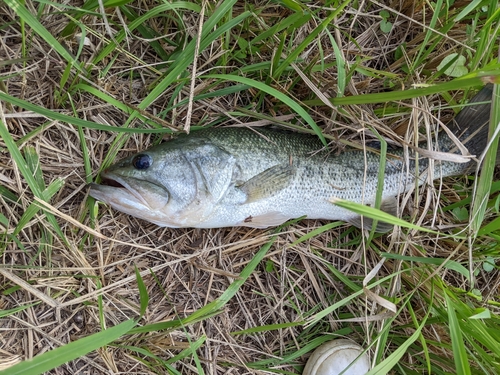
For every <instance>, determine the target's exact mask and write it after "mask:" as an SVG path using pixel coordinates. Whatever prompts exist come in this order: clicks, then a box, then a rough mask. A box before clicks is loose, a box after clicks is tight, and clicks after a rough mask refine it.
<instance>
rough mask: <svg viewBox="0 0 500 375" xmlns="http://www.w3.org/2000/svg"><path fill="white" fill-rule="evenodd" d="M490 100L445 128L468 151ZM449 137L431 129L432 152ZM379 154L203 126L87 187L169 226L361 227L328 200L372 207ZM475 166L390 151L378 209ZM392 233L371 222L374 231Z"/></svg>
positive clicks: (481, 99) (488, 95)
mask: <svg viewBox="0 0 500 375" xmlns="http://www.w3.org/2000/svg"><path fill="white" fill-rule="evenodd" d="M492 95H493V89H492V86H491V85H488V86H485V87H484V88H483V89H482V90H481V91H480V92H479V93H478V94H477V95H476V96H475V97H474V98H473V99H471V101H470V103H469V104H470V105H468V106H466V107H465V108H464V109H463V110H462V111H460V112H459V113H458V115H457V116H456V117H455V118H454V120H452V122H451V123H450V124H448V128H449V129H450V130H451V132H452V133H453V135H454V136H455V137H456V139H458V140H460V141H461V142H462V144H463V145H465V147H467V149H468V151H469V153H470V154H471V155H479V154H481V153H482V152H483V151H484V149H485V148H486V145H487V141H488V127H489V126H488V125H489V118H490V111H491V100H492ZM452 138H454V137H450V136H449V135H448V134H447V133H446V132H440V133H439V135H438V139H437V142H436V147H437V150H438V151H440V152H444V153H448V154H460V151H458V149H457V147H456V142H455V141H454V140H453V139H452ZM419 147H422V148H423V147H426V146H425V145H419ZM444 155H446V154H444ZM380 158H381V155H380V152H376V150H375V151H368V150H363V149H350V150H346V151H344V152H342V153H340V154H335V153H333V152H332V151H331V150H330V149H328V148H327V147H325V146H324V145H323V143H322V142H321V141H320V140H319V138H318V137H317V136H314V135H309V134H304V133H298V132H293V131H286V130H281V129H274V128H246V127H219V128H207V129H203V130H199V131H196V132H192V133H191V134H189V135H182V136H178V137H176V138H174V139H172V140H169V141H166V142H164V143H161V144H159V145H157V146H154V147H151V148H149V149H147V150H145V151H143V152H140V153H138V154H134V155H131V156H129V157H127V158H125V159H123V160H120V161H118V162H117V163H116V164H114V165H112V166H111V167H109V168H107V169H105V170H104V171H103V172H102V173H101V175H100V176H101V184H96V183H92V184H90V191H89V195H90V196H91V197H93V198H95V199H97V200H99V201H102V202H105V203H107V204H109V205H110V206H111V207H112V208H114V209H115V210H118V211H121V212H124V213H126V214H129V215H132V216H135V217H137V218H140V219H144V220H147V221H149V222H152V223H155V224H157V225H159V226H163V227H171V228H223V227H235V226H245V227H253V228H268V227H274V226H278V225H280V224H283V223H285V222H286V221H287V220H290V219H295V218H300V217H305V218H308V219H323V220H330V221H344V222H347V223H350V224H352V225H354V226H356V227H360V228H361V227H362V228H365V229H370V228H371V226H372V224H373V222H372V221H371V220H370V219H368V218H366V217H361V216H360V215H359V214H356V213H354V212H351V211H349V210H347V209H345V208H342V207H339V206H337V205H335V204H332V203H331V201H332V199H334V198H337V199H342V200H347V201H352V202H357V203H361V204H364V205H369V206H374V205H375V197H376V193H377V184H378V174H379V169H380V162H381V159H380ZM444 159H446V158H444ZM476 164H477V159H474V158H472V157H471V158H469V159H465V162H461V163H458V162H455V160H453V158H452V159H451V161H450V160H433V162H430V159H429V158H427V157H421V156H420V157H419V158H418V165H417V159H416V157H415V151H414V150H412V149H410V150H409V151H407V153H406V154H405V152H404V150H403V149H402V148H397V149H391V150H390V152H388V153H387V154H386V167H385V173H384V184H383V191H382V204H381V205H380V209H382V210H383V211H386V212H389V213H391V214H393V215H395V214H397V208H398V196H399V195H401V194H402V193H405V192H407V191H409V190H410V189H411V188H413V187H415V186H416V185H422V184H424V183H425V181H426V180H427V176H428V174H429V173H431V172H432V175H431V176H433V178H434V179H439V178H443V177H448V176H453V175H461V174H465V173H467V172H468V171H471V170H472V169H473V168H474V167H475V166H476ZM417 166H418V169H417ZM431 168H432V171H431ZM417 170H418V171H419V173H418V174H417ZM391 228H392V225H389V224H387V223H383V222H379V223H378V224H377V226H376V230H377V231H378V232H387V231H388V230H390V229H391Z"/></svg>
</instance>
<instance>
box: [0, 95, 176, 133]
mask: <svg viewBox="0 0 500 375" xmlns="http://www.w3.org/2000/svg"><path fill="white" fill-rule="evenodd" d="M0 100H4V101H6V102H7V103H11V104H13V105H16V106H19V107H21V108H24V109H25V110H27V111H33V112H35V113H38V114H41V115H44V116H46V117H47V118H50V119H52V120H57V121H61V122H65V123H67V124H71V125H74V126H81V127H84V128H89V129H96V130H102V131H112V132H118V133H168V132H171V130H170V129H167V128H159V129H131V128H124V127H119V128H118V127H116V126H109V125H103V124H98V123H95V122H92V121H87V120H82V119H80V118H77V117H72V116H68V115H64V114H62V113H59V112H55V111H51V110H50V109H47V108H43V107H40V106H37V105H35V104H31V103H29V102H27V101H25V100H22V99H18V98H16V97H14V96H11V95H8V94H5V93H3V92H0Z"/></svg>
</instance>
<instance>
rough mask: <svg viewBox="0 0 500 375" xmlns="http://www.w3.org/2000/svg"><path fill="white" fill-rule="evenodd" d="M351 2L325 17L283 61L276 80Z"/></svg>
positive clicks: (277, 70) (276, 72) (338, 7)
mask: <svg viewBox="0 0 500 375" xmlns="http://www.w3.org/2000/svg"><path fill="white" fill-rule="evenodd" d="M350 2H351V1H350V0H345V1H344V2H343V3H342V4H340V5H338V6H337V7H336V8H335V10H334V11H332V12H331V13H330V14H329V15H328V16H327V17H325V19H324V20H323V21H322V22H321V23H320V24H319V25H318V26H317V27H316V28H315V29H314V30H313V31H311V32H310V33H309V34H308V35H307V36H306V37H305V38H304V40H303V41H302V42H301V43H300V44H299V46H297V48H295V49H294V50H293V51H291V52H290V53H289V54H288V56H287V57H286V58H285V59H284V60H283V62H282V63H281V64H280V66H279V67H278V68H277V69H276V70H275V71H274V73H273V76H274V77H275V78H277V77H279V76H280V75H281V74H282V73H283V72H284V71H285V69H287V68H288V67H289V66H290V64H291V63H293V62H295V60H297V58H298V57H299V55H300V54H301V53H302V52H304V50H305V49H306V48H308V46H310V44H311V42H312V41H313V40H314V39H315V38H316V37H317V36H318V35H319V34H320V33H321V32H323V31H324V30H325V28H326V27H327V26H328V25H330V23H331V22H332V21H333V19H334V18H335V17H337V16H338V15H339V14H340V13H341V12H342V10H344V8H345V7H346V6H347V5H349V3H350Z"/></svg>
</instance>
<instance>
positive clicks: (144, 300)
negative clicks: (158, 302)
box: [135, 266, 149, 316]
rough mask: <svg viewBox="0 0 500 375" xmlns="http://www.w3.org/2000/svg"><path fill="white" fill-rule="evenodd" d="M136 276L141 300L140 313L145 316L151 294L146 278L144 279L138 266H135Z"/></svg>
mask: <svg viewBox="0 0 500 375" xmlns="http://www.w3.org/2000/svg"><path fill="white" fill-rule="evenodd" d="M135 277H136V279H137V287H138V288H139V300H140V302H141V311H140V314H141V316H144V314H145V313H146V310H147V308H148V304H149V296H148V289H147V288H146V284H144V280H143V279H142V277H141V273H140V272H139V270H138V269H137V266H136V267H135Z"/></svg>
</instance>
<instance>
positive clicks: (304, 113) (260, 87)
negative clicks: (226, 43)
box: [206, 74, 326, 146]
mask: <svg viewBox="0 0 500 375" xmlns="http://www.w3.org/2000/svg"><path fill="white" fill-rule="evenodd" d="M206 77H207V78H218V79H221V80H224V81H234V82H239V83H243V84H244V85H247V86H250V87H255V88H256V89H258V90H260V91H263V92H265V93H268V94H269V95H272V96H274V97H275V98H276V99H278V100H280V101H282V102H283V103H285V104H286V105H287V106H289V107H290V108H291V109H292V110H294V111H295V112H296V113H297V114H299V115H300V116H301V117H302V118H303V119H304V120H305V121H306V122H307V123H308V124H309V125H310V126H311V128H312V129H313V130H314V132H315V133H316V135H317V136H318V137H319V139H321V142H323V144H324V145H325V146H326V140H325V137H324V136H323V133H322V132H321V129H320V128H319V127H318V125H317V124H316V122H315V121H314V120H313V119H312V117H311V115H310V114H309V113H307V111H306V110H305V109H304V108H302V107H301V106H300V105H299V104H298V103H297V102H296V101H295V100H293V99H291V98H290V97H289V96H287V95H286V94H284V93H282V92H280V91H278V90H276V89H275V88H273V87H271V86H269V85H266V84H265V83H263V82H259V81H256V80H254V79H251V78H246V77H241V76H237V75H233V74H210V75H207V76H206Z"/></svg>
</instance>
